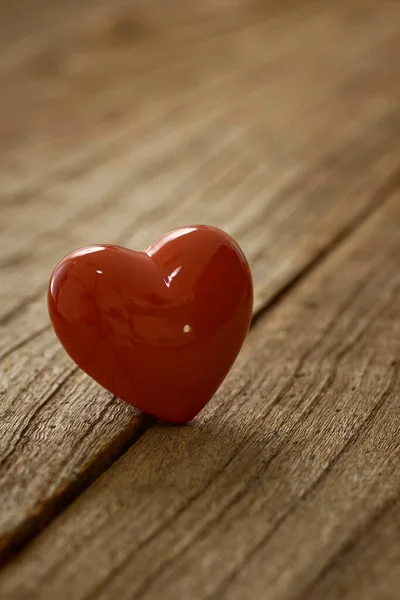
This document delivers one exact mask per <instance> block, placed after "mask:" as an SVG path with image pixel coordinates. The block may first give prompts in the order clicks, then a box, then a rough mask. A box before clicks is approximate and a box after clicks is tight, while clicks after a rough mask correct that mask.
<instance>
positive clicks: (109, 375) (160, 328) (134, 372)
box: [48, 225, 253, 423]
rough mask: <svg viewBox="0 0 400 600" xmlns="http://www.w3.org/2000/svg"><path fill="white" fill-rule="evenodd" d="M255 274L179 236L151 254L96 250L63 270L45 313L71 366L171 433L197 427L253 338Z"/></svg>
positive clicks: (198, 237) (182, 232)
mask: <svg viewBox="0 0 400 600" xmlns="http://www.w3.org/2000/svg"><path fill="white" fill-rule="evenodd" d="M252 304H253V286H252V280H251V274H250V269H249V266H248V264H247V261H246V259H245V257H244V255H243V253H242V251H241V250H240V248H239V246H238V245H237V243H236V242H235V241H234V240H233V239H232V238H231V237H230V236H228V235H227V234H226V233H224V232H223V231H220V230H219V229H216V228H214V227H208V226H205V225H199V226H193V227H182V228H180V229H177V230H175V231H172V232H170V233H168V234H166V235H165V236H163V237H162V238H161V239H160V240H159V241H158V242H156V243H155V244H153V246H151V247H150V248H148V249H147V250H146V252H134V251H132V250H128V249H126V248H122V247H119V246H110V245H102V246H90V247H87V248H83V249H81V250H77V251H75V252H72V253H71V254H68V255H67V256H66V257H65V258H63V259H62V260H61V262H60V263H59V264H58V265H57V266H56V268H55V270H54V272H53V274H52V277H51V280H50V285H49V293H48V307H49V314H50V319H51V322H52V325H53V327H54V330H55V332H56V334H57V336H58V338H59V340H60V342H61V344H62V345H63V346H64V348H65V350H66V351H67V353H68V354H69V355H70V357H71V358H72V359H73V360H74V361H75V362H76V364H77V365H78V366H79V367H80V368H81V369H83V370H84V371H86V373H88V374H89V375H90V376H91V377H93V379H95V380H96V381H97V382H98V383H100V384H101V385H102V386H103V387H105V388H106V389H107V390H109V391H110V392H112V393H113V394H115V395H116V396H118V397H119V398H121V399H122V400H125V401H126V402H128V403H129V404H132V405H133V406H135V407H136V408H139V409H140V410H142V411H144V412H146V413H149V414H152V415H154V416H156V417H158V418H160V419H163V420H166V421H169V422H172V423H184V422H186V421H189V420H191V419H192V418H193V417H194V416H195V415H196V414H197V413H198V412H199V411H200V410H201V409H202V408H203V407H204V405H205V404H206V403H207V402H208V401H209V400H210V398H211V397H212V396H213V394H214V393H215V391H216V390H217V389H218V387H219V386H220V384H221V383H222V381H223V380H224V378H225V376H226V375H227V373H228V371H229V369H230V368H231V366H232V364H233V362H234V360H235V358H236V356H237V354H238V353H239V350H240V348H241V346H242V343H243V340H244V338H245V336H246V333H247V331H248V328H249V325H250V320H251V314H252Z"/></svg>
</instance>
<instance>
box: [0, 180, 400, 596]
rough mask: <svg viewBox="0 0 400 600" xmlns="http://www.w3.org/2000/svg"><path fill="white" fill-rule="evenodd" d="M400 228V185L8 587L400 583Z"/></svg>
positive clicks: (180, 591)
mask: <svg viewBox="0 0 400 600" xmlns="http://www.w3.org/2000/svg"><path fill="white" fill-rule="evenodd" d="M399 224H400V191H399V190H397V192H394V194H393V195H392V196H391V197H390V198H389V199H388V200H387V201H386V202H382V206H381V209H380V211H378V212H377V213H375V214H374V215H373V216H371V218H370V219H368V220H367V222H366V223H364V225H363V226H361V227H360V228H359V230H358V231H357V232H356V233H355V234H354V235H353V236H352V237H350V238H349V239H348V240H347V241H346V242H345V243H344V244H343V245H342V247H340V248H338V249H336V250H335V251H333V253H332V255H331V256H330V257H328V258H327V260H325V261H324V262H323V263H322V264H321V265H320V266H318V267H317V268H316V269H315V270H314V271H313V273H311V274H309V276H308V277H307V278H306V279H305V280H304V281H303V282H301V283H300V284H299V285H298V286H297V287H295V288H293V289H292V290H291V291H290V292H288V293H287V295H286V296H285V298H283V299H282V301H281V302H280V303H279V304H278V305H277V306H275V307H274V309H273V310H272V311H269V312H268V314H267V315H265V316H264V315H263V316H261V317H260V318H259V319H258V321H257V323H256V325H255V327H254V328H253V331H252V332H251V334H250V336H249V338H248V340H247V343H246V346H245V349H244V352H243V353H242V355H241V358H240V360H239V362H238V363H237V365H236V367H235V368H234V371H233V374H232V377H231V378H230V379H229V380H228V381H227V382H226V384H224V386H223V388H222V389H221V390H220V392H219V393H218V394H217V398H216V400H215V402H212V403H211V404H210V405H208V407H206V409H205V410H204V411H203V412H202V414H201V416H200V417H199V418H197V419H196V421H195V422H194V423H193V424H192V425H189V426H187V427H170V426H168V427H167V426H163V425H161V424H159V425H155V426H154V427H152V428H151V429H150V430H149V431H147V432H146V433H145V434H144V435H143V437H142V438H141V439H140V441H138V442H137V443H136V444H135V445H134V446H133V448H131V449H130V450H129V451H128V452H127V453H126V454H125V455H124V456H123V457H122V458H120V459H119V460H118V461H117V462H116V463H115V464H114V465H113V466H112V467H111V468H110V469H109V470H108V471H107V472H106V473H105V474H103V475H102V476H101V477H100V478H99V479H98V480H97V481H96V482H95V483H94V484H93V485H92V486H91V487H90V488H89V489H88V490H86V492H84V493H83V494H82V495H81V496H80V498H79V499H78V500H76V502H75V503H73V504H72V505H71V506H70V507H69V508H68V509H67V510H66V511H65V512H64V514H63V515H61V516H60V517H59V518H57V519H56V520H55V521H54V522H53V523H52V524H51V525H49V527H48V528H47V529H46V530H45V531H44V532H43V533H42V534H40V535H39V536H38V537H37V538H36V540H35V541H34V542H33V543H32V544H31V546H30V547H28V548H27V549H26V550H25V551H22V553H21V554H20V556H19V557H17V558H16V559H15V561H14V562H13V563H10V565H9V566H8V567H6V568H5V570H4V572H3V577H2V578H0V591H2V593H3V595H5V596H6V597H7V598H10V599H14V598H43V599H47V598H49V599H50V598H60V599H63V598H65V599H69V598H76V599H83V598H85V599H87V598H96V599H99V600H100V599H103V598H104V599H106V598H107V599H108V598H115V597H117V598H121V599H125V598H127V599H128V598H135V599H138V598H140V599H143V600H144V599H150V598H151V599H152V600H153V599H154V600H155V599H158V598H160V599H161V598H162V599H163V600H165V599H170V598H171V599H175V598H196V599H197V598H198V599H200V598H201V599H203V598H204V599H205V598H207V599H209V598H218V599H220V598H221V599H225V598H235V599H236V598H238V599H244V598H271V599H272V598H274V599H277V598H278V599H280V598H282V599H283V598H285V599H286V598H287V599H289V598H310V597H311V598H325V597H326V596H325V591H326V590H327V594H328V597H329V598H337V599H339V598H343V597H349V598H351V597H355V595H356V594H358V593H359V589H360V585H361V586H364V587H365V588H366V592H365V595H363V596H362V597H363V598H364V597H367V598H381V597H384V598H393V600H394V599H395V598H396V597H398V596H397V595H396V594H398V590H399V587H398V586H399V584H400V566H399V563H398V560H397V559H398V556H399V544H400V539H399V538H398V535H396V533H397V534H398V501H399V497H400V441H399V440H400V405H399V393H400V378H399V365H400V361H399V357H400V316H399V310H398V307H399V301H400V271H399V256H400V236H399ZM396 513H397V516H396ZM380 523H381V527H379V524H380ZM394 527H396V529H395V530H394ZM377 538H378V539H377ZM377 552H378V554H377ZM340 562H342V563H344V565H345V567H344V568H343V569H340ZM371 563H372V565H371ZM373 569H376V570H377V571H378V573H377V581H378V584H379V585H380V586H381V587H382V588H383V589H385V595H384V596H383V595H382V596H381V595H378V592H377V589H376V587H375V582H374V577H373ZM338 570H339V576H338V574H337V571H338ZM379 570H383V573H382V575H383V578H382V579H381V578H380V576H379V575H380V574H379ZM335 571H336V572H335ZM386 574H388V575H389V578H388V579H386ZM346 578H347V581H348V579H349V578H350V582H351V583H350V585H348V586H347V587H346V586H345V583H343V581H342V580H344V582H346ZM321 590H324V593H322V591H321Z"/></svg>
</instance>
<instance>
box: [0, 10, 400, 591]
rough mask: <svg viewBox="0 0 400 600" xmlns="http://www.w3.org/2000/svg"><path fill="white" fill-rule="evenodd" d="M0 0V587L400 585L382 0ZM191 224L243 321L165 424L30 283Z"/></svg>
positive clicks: (398, 34) (398, 20)
mask: <svg viewBox="0 0 400 600" xmlns="http://www.w3.org/2000/svg"><path fill="white" fill-rule="evenodd" d="M0 7H1V8H0V15H1V18H0V89H1V93H0V140H1V143H0V198H1V206H0V210H1V213H0V215H1V216H0V234H1V253H0V327H1V330H0V332H1V334H0V398H1V403H0V415H1V416H0V431H1V436H0V555H1V558H2V561H3V563H4V564H3V568H2V571H1V572H0V597H1V598H2V600H11V599H12V600H17V599H18V600H19V599H29V600H30V599H46V600H50V599H51V600H53V599H57V600H83V599H85V600H89V599H91V600H94V599H96V600H97V599H99V600H108V599H110V600H114V599H116V598H117V599H118V600H125V599H126V600H131V599H135V600H136V599H139V598H140V600H157V599H160V600H180V599H185V600H187V599H188V600H206V599H207V600H211V599H213V600H247V599H249V600H254V599H261V600H292V599H293V600H318V599H321V600H322V599H323V600H336V599H340V600H344V599H346V600H347V599H348V600H350V599H352V600H353V599H354V600H359V599H360V598H361V599H362V600H397V599H398V598H399V597H400V460H399V459H400V402H399V393H400V378H399V369H400V311H399V306H400V167H399V161H400V158H399V157H400V69H399V55H400V3H399V2H398V0H392V1H390V0H380V2H379V3H378V2H375V1H373V0H348V1H346V2H338V1H337V0H327V1H323V0H320V1H317V0H314V1H313V0H309V1H308V2H307V1H306V0H303V1H302V0H291V1H289V0H282V1H279V0H264V1H261V0H236V1H234V0H206V1H204V2H195V1H194V0H193V1H190V0H189V1H185V0H173V1H171V2H165V1H164V0H149V1H148V2H144V0H143V1H142V0H137V1H136V2H133V1H129V0H112V1H108V2H106V1H105V0H97V1H95V0H79V1H78V0H70V1H69V2H63V1H61V0H53V1H52V2H50V1H49V0H48V1H46V0H20V1H19V2H14V3H10V2H5V1H4V0H3V1H2V2H0ZM199 222H204V223H209V224H214V225H216V226H219V227H222V228H224V229H226V230H227V231H228V232H230V233H231V234H232V235H234V236H235V237H236V238H237V239H238V241H239V242H240V243H241V245H242V246H243V248H244V250H245V252H246V254H247V256H248V258H249V261H250V264H251V267H252V270H253V275H254V283H255V290H256V298H255V308H254V310H255V314H254V320H253V325H252V329H251V332H250V334H249V337H248V339H247V341H246V343H245V347H244V349H243V351H242V353H241V355H240V358H239V360H238V362H237V363H236V365H235V367H234V369H233V371H232V372H231V374H230V376H229V377H228V379H227V380H226V382H225V383H224V385H223V386H222V388H221V389H220V390H219V392H218V393H217V395H216V397H215V398H214V399H213V400H212V402H210V404H209V405H208V406H207V407H206V409H205V410H204V411H203V412H202V413H201V414H200V416H199V417H198V418H196V419H195V421H194V422H193V423H191V424H190V425H188V426H185V427H171V426H166V425H164V424H162V423H158V422H155V421H154V419H151V418H148V417H144V416H142V415H140V414H139V413H137V412H135V411H134V410H133V409H131V408H130V407H129V406H127V405H125V404H123V403H122V402H121V401H119V400H118V399H116V398H113V397H111V395H110V394H108V393H107V392H105V391H103V390H102V389H100V388H99V387H98V386H97V385H96V384H95V383H93V382H92V381H91V380H90V379H89V378H88V377H87V376H85V375H84V374H83V373H82V372H80V371H79V370H77V369H76V368H75V367H74V365H73V364H72V363H71V361H70V360H69V358H68V357H67V356H66V354H65V353H64V352H63V350H62V349H61V347H60V346H59V344H58V343H57V341H56V339H55V337H54V334H53V333H52V330H51V328H50V326H49V322H48V317H47V313H46V306H45V290H46V285H47V281H48V277H49V275H50V272H51V269H52V267H53V266H54V264H55V263H56V261H57V260H58V259H59V258H60V257H62V256H63V255H64V254H65V253H67V252H69V251H70V250H72V249H75V248H76V247H79V246H82V245H87V244H90V243H98V242H109V243H110V242H111V243H118V244H124V245H127V246H129V247H132V248H142V247H145V246H147V245H148V244H149V243H151V242H152V241H153V240H154V239H155V238H156V237H157V236H158V235H160V234H161V233H163V232H165V231H167V230H168V229H171V228H173V227H176V226H179V225H183V224H190V223H199ZM199 376H201V374H199Z"/></svg>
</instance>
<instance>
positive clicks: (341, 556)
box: [304, 497, 400, 600]
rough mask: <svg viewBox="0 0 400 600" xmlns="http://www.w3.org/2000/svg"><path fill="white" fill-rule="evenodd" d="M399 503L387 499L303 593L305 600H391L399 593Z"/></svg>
mask: <svg viewBox="0 0 400 600" xmlns="http://www.w3.org/2000/svg"><path fill="white" fill-rule="evenodd" d="M399 540H400V501H399V499H397V500H393V499H392V498H390V497H389V498H388V499H387V500H386V501H385V502H383V503H382V505H381V506H380V507H379V509H378V510H377V511H376V513H375V514H372V516H371V519H370V521H369V522H367V523H366V524H365V525H364V527H363V528H362V529H361V530H360V531H356V534H355V535H354V536H353V537H350V538H349V540H348V541H347V543H346V544H344V545H343V546H342V547H341V548H340V550H339V551H338V552H337V554H336V555H334V556H333V558H332V560H331V561H330V562H329V563H328V565H327V567H325V569H324V570H323V571H322V572H321V574H320V575H319V577H318V578H317V579H316V581H315V582H313V584H312V585H311V586H310V587H309V589H308V590H307V593H306V595H304V597H305V598H307V599H309V600H318V598H326V600H334V599H339V598H342V599H345V600H353V599H354V600H355V599H357V598H362V599H363V600H376V598H379V599H382V600H383V599H385V600H390V599H395V598H398V595H399V590H400V541H399Z"/></svg>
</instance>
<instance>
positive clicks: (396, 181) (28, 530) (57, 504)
mask: <svg viewBox="0 0 400 600" xmlns="http://www.w3.org/2000/svg"><path fill="white" fill-rule="evenodd" d="M399 188H400V167H399V168H398V169H396V170H395V171H394V172H393V173H392V174H391V175H390V176H389V177H388V178H387V180H386V181H385V182H384V183H383V184H382V185H381V186H380V187H379V188H378V190H376V191H375V193H374V194H373V196H372V198H371V201H370V202H369V203H368V205H367V206H366V207H365V210H364V211H362V212H361V213H360V214H359V215H358V216H357V217H356V218H355V219H354V220H353V221H352V222H351V223H349V224H348V225H347V226H346V227H344V228H343V230H342V231H340V232H339V234H338V235H337V236H336V237H334V239H333V240H332V241H331V242H330V243H329V244H328V245H327V246H326V247H324V248H323V249H322V250H321V251H320V252H319V253H318V254H316V256H315V257H314V258H313V259H312V260H311V261H310V262H309V263H308V264H306V265H305V266H304V268H303V269H301V270H300V271H299V272H298V274H297V275H295V276H294V277H293V278H292V279H291V280H290V281H289V282H288V283H287V284H286V285H285V286H283V287H282V289H281V290H279V291H278V292H277V293H276V294H275V295H273V296H272V297H271V298H270V300H269V301H268V302H266V303H265V305H263V306H261V307H260V308H259V309H258V310H257V311H256V312H255V313H254V315H253V318H252V322H251V328H252V327H254V326H255V324H256V323H257V322H258V321H259V320H260V319H261V318H262V317H263V316H264V315H265V314H266V313H267V312H268V311H269V310H271V309H272V308H274V307H275V306H276V305H277V304H278V303H279V302H281V301H282V300H283V299H284V298H285V297H286V296H287V295H288V294H290V293H291V291H292V290H293V289H294V288H295V287H296V286H297V285H298V284H300V283H301V282H302V281H303V280H304V279H305V278H306V277H307V276H308V275H309V274H310V273H311V272H312V271H314V270H316V269H318V267H319V266H320V265H321V263H323V262H324V261H325V260H326V258H327V257H328V256H329V255H330V254H331V253H332V252H335V251H336V250H337V248H339V247H340V246H341V245H342V244H343V243H344V242H345V241H346V240H347V239H348V238H349V236H351V235H352V234H354V233H355V232H356V230H357V229H358V228H359V227H360V226H361V225H362V224H363V223H365V222H366V221H367V220H368V219H369V218H370V217H372V216H373V214H374V213H375V212H376V211H377V210H379V209H380V208H382V206H383V204H384V203H385V201H387V200H388V199H390V197H391V195H392V194H393V193H395V191H396V190H398V189H399ZM77 370H78V368H75V369H74V370H73V371H72V373H69V375H68V378H69V377H71V376H72V375H73V374H74V373H75V372H76V371H77ZM63 384H64V381H63V382H62V384H61V385H63ZM58 389H59V388H57V389H56V390H55V392H54V393H53V394H52V395H51V396H50V397H49V398H50V399H51V398H52V396H53V395H54V394H55V393H56V392H57V391H58ZM107 407H108V405H107ZM107 407H106V408H107ZM156 421H157V420H156V419H155V418H154V417H151V416H150V415H142V417H141V422H140V424H139V425H138V426H137V428H136V429H135V431H134V435H133V436H131V437H130V436H129V435H128V436H127V437H126V439H122V440H119V439H118V440H115V444H116V448H115V450H114V451H109V456H112V459H111V460H106V461H105V462H104V461H101V460H99V457H98V456H97V457H96V459H97V460H95V461H94V462H93V464H92V465H91V466H89V467H88V469H87V470H86V471H85V472H84V474H83V475H82V476H81V477H80V478H79V479H77V480H76V481H75V482H74V483H72V484H71V485H70V486H69V487H68V488H67V489H65V490H62V494H60V495H59V496H58V497H55V498H52V502H51V504H50V505H49V506H48V510H43V512H42V513H41V515H40V519H39V521H38V522H37V521H36V519H37V515H34V517H33V519H34V520H35V521H36V522H35V525H34V526H33V525H31V524H30V523H29V521H28V522H27V523H26V524H25V527H24V531H23V532H21V533H20V534H19V536H18V535H17V536H16V537H15V539H14V540H13V541H12V542H11V544H10V547H9V548H8V550H6V552H5V553H4V555H3V560H2V561H0V564H3V563H5V562H6V561H7V560H8V559H9V558H10V556H12V555H13V553H15V552H18V551H20V550H21V549H22V548H23V547H24V546H25V545H27V544H28V543H29V542H30V541H31V540H32V539H33V538H34V537H35V536H37V535H38V534H39V533H40V531H42V530H43V529H44V528H45V527H46V526H47V525H48V524H49V523H50V521H51V520H52V519H54V518H55V517H56V516H57V515H59V514H60V513H61V512H62V511H63V510H65V508H66V507H68V505H69V504H71V502H72V501H74V500H75V499H76V498H77V497H78V496H79V495H80V494H81V493H82V492H83V491H84V490H85V489H86V488H87V487H88V486H89V485H91V484H92V483H93V482H94V480H95V479H96V478H97V477H99V475H101V474H102V473H103V472H104V471H105V470H106V469H107V468H108V467H109V466H110V465H111V464H112V463H113V462H115V461H116V460H118V458H120V457H121V456H122V455H123V454H124V453H125V452H126V451H127V450H128V449H129V448H130V447H132V445H133V444H135V443H136V442H137V441H138V440H139V439H140V438H141V437H142V436H143V435H144V433H145V432H146V431H147V430H148V429H149V428H150V427H151V426H152V425H154V424H155V423H156Z"/></svg>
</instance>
